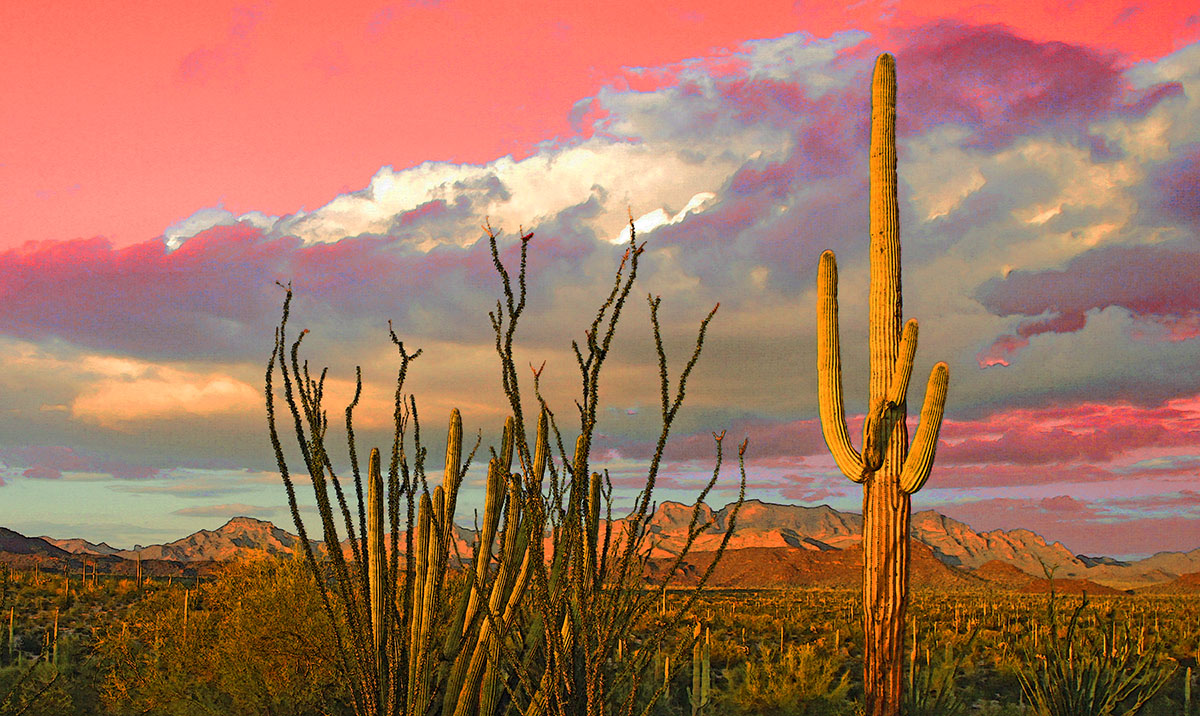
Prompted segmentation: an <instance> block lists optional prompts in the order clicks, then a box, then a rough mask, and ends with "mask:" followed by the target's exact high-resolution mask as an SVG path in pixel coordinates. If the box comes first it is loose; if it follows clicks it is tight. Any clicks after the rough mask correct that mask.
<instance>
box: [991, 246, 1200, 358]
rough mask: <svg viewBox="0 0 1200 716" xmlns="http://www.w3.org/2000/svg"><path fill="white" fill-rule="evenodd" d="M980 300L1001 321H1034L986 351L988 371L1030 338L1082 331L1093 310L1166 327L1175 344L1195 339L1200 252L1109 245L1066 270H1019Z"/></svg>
mask: <svg viewBox="0 0 1200 716" xmlns="http://www.w3.org/2000/svg"><path fill="white" fill-rule="evenodd" d="M977 297H978V299H979V301H980V303H982V304H983V306H984V307H985V308H987V309H988V311H990V312H991V313H993V314H995V315H997V316H1026V317H1027V318H1026V319H1025V320H1024V321H1022V322H1021V323H1020V324H1019V325H1018V327H1017V336H1011V335H1006V336H1000V337H999V338H997V339H996V341H995V342H994V343H993V344H992V345H991V346H989V347H988V348H986V349H984V350H983V351H982V352H980V354H979V356H978V357H977V358H978V360H979V363H980V365H981V366H984V365H993V364H1002V365H1007V362H1009V361H1011V359H1012V357H1013V356H1014V355H1015V354H1016V353H1017V351H1018V350H1019V349H1020V348H1023V347H1025V346H1026V345H1028V339H1029V338H1030V337H1032V336H1036V335H1039V334H1042V333H1073V332H1076V331H1079V330H1081V329H1082V328H1083V327H1084V326H1085V325H1086V324H1087V314H1088V312H1089V311H1096V310H1103V309H1105V308H1110V307H1119V308H1123V309H1125V310H1127V311H1129V312H1130V313H1131V314H1132V315H1133V317H1134V318H1135V319H1138V320H1142V321H1149V322H1153V323H1154V324H1157V325H1159V326H1161V327H1164V328H1165V329H1166V331H1167V332H1168V334H1169V335H1172V336H1174V338H1175V340H1181V339H1186V338H1190V337H1191V336H1193V335H1195V331H1194V324H1195V321H1196V318H1195V316H1196V314H1197V313H1198V312H1200V251H1197V250H1196V249H1195V248H1193V247H1191V246H1189V245H1184V244H1180V243H1175V244H1159V245H1139V246H1102V247H1099V248H1096V249H1092V250H1091V251H1088V252H1087V253H1084V254H1081V255H1079V256H1077V257H1075V258H1074V259H1072V260H1071V261H1070V262H1069V263H1068V264H1067V265H1066V267H1065V268H1063V269H1058V270H1050V271H1036V272H1035V271H1014V272H1012V273H1010V274H1009V275H1008V276H1005V277H1004V278H997V279H992V280H990V281H988V282H987V283H985V284H983V286H981V287H980V289H979V292H978V294H977ZM1176 324H1179V329H1178V330H1175V328H1174V327H1175V326H1176ZM1143 335H1147V334H1143Z"/></svg>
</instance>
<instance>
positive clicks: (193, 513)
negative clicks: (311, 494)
mask: <svg viewBox="0 0 1200 716" xmlns="http://www.w3.org/2000/svg"><path fill="white" fill-rule="evenodd" d="M282 512H283V508H282V507H264V506H261V505H246V504H242V503H240V502H233V503H229V504H225V505H202V506H199V507H183V508H180V509H178V510H175V511H174V512H172V513H171V514H173V515H180V516H183V517H260V518H261V517H262V516H263V515H278V514H280V513H282Z"/></svg>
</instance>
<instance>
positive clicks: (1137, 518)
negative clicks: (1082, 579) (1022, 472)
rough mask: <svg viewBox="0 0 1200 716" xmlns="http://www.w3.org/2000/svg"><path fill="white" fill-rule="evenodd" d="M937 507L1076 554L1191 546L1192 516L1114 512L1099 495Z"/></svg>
mask: <svg viewBox="0 0 1200 716" xmlns="http://www.w3.org/2000/svg"><path fill="white" fill-rule="evenodd" d="M937 509H938V510H939V511H940V512H943V513H944V514H946V515H948V516H950V517H953V518H954V519H957V520H961V521H963V522H966V523H967V524H969V525H971V528H972V529H974V530H975V531H977V532H985V531H990V530H994V529H1004V530H1012V529H1016V528H1024V529H1028V530H1031V531H1033V532H1036V533H1037V534H1039V535H1041V536H1042V537H1043V538H1045V539H1046V541H1047V542H1051V543H1053V542H1061V543H1062V544H1063V545H1064V546H1066V547H1067V548H1068V549H1069V550H1071V551H1072V552H1075V553H1077V554H1092V555H1096V554H1106V555H1111V556H1126V555H1150V554H1153V553H1155V552H1160V551H1179V552H1184V551H1188V550H1192V549H1195V548H1196V517H1195V516H1189V515H1163V516H1145V515H1140V514H1136V513H1130V514H1118V513H1114V512H1112V511H1110V510H1109V509H1108V508H1107V507H1106V506H1105V505H1104V504H1102V503H1101V502H1099V501H1082V500H1078V499H1076V498H1074V497H1071V496H1069V495H1059V496H1056V497H1052V498H1033V499H1029V498H996V499H984V500H973V501H969V502H961V503H949V504H942V505H938V506H937ZM1114 550H1120V552H1118V553H1115V554H1114Z"/></svg>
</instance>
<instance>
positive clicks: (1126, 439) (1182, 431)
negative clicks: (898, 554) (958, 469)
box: [937, 399, 1200, 466]
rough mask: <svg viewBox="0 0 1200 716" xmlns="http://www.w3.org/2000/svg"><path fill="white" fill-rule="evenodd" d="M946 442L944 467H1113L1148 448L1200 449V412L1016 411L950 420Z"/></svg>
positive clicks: (1125, 408)
mask: <svg viewBox="0 0 1200 716" xmlns="http://www.w3.org/2000/svg"><path fill="white" fill-rule="evenodd" d="M941 438H942V442H941V443H940V444H939V447H938V453H937V458H938V463H939V464H941V465H956V466H957V465H973V464H974V465H985V464H988V465H995V464H997V463H1003V464H1009V465H1050V464H1059V465H1065V464H1071V463H1108V462H1112V461H1114V460H1116V459H1118V458H1120V457H1122V456H1125V455H1129V454H1132V453H1133V452H1134V451H1137V450H1142V449H1146V448H1162V447H1192V446H1195V447H1197V448H1198V449H1200V411H1197V409H1196V403H1195V400H1194V399H1192V400H1173V401H1168V402H1166V403H1164V404H1162V405H1159V406H1157V407H1149V408H1147V407H1140V406H1134V405H1128V404H1120V403H1114V404H1110V405H1104V404H1098V403H1083V404H1078V405H1072V406H1061V407H1058V406H1056V407H1048V408H1032V409H1030V408H1015V409H1009V410H1004V411H1001V412H998V413H994V414H992V415H990V416H988V417H987V418H984V419H982V420H975V421H954V420H948V421H946V422H945V423H944V424H943V426H942V432H941Z"/></svg>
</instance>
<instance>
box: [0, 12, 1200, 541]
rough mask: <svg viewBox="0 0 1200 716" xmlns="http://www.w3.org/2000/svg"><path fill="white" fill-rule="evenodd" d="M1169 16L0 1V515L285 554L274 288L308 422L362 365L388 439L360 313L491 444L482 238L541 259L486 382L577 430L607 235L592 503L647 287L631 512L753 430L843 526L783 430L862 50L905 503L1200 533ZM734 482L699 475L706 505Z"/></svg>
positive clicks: (1197, 174) (852, 224)
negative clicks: (583, 344) (942, 411)
mask: <svg viewBox="0 0 1200 716" xmlns="http://www.w3.org/2000/svg"><path fill="white" fill-rule="evenodd" d="M1186 6H1187V3H1179V2H1174V1H1170V0H1168V1H1159V2H1153V1H1150V0H1142V1H1141V2H1129V1H1128V0H1097V1H1095V2H1086V3H1085V2H1080V1H1078V0H1022V1H1021V2H1009V1H1007V0H1000V1H997V2H991V3H985V4H975V3H969V2H961V1H958V0H936V1H932V2H911V1H903V0H901V1H897V0H862V2H857V3H853V4H849V5H848V7H843V3H832V2H828V3H825V2H815V1H811V0H797V1H796V2H790V1H780V2H776V1H773V0H764V1H762V2H756V3H751V4H746V3H733V4H731V3H727V2H689V3H684V2H661V3H644V2H640V3H634V2H624V1H617V2H608V3H534V2H503V1H499V2H497V1H486V0H441V1H438V0H407V1H406V2H392V3H385V2H351V3H345V2H338V3H333V2H307V3H260V4H242V3H238V2H195V3H188V4H186V6H185V5H180V4H178V3H155V2H127V3H121V4H120V5H119V6H111V5H101V4H96V3H86V2H62V3H4V4H0V96H3V97H4V98H5V100H4V103H3V109H2V110H0V136H3V137H4V141H3V142H0V217H3V218H2V219H0V396H2V398H0V399H2V401H3V410H2V411H0V525H3V526H6V527H9V528H11V529H15V530H17V531H19V532H22V533H24V534H30V535H42V534H48V535H51V536H55V537H84V538H86V539H89V540H92V541H96V542H98V541H101V540H104V541H108V542H109V543H111V544H113V545H115V546H118V547H128V546H131V545H133V544H135V543H137V544H150V543H154V542H162V541H165V540H172V539H176V538H179V537H182V536H184V535H186V534H189V533H191V532H193V531H195V530H198V529H202V528H207V529H214V528H216V527H218V526H220V525H221V524H223V523H224V522H225V521H226V520H227V519H229V518H230V517H233V516H237V515H249V516H253V517H258V518H261V519H268V520H272V521H274V522H276V523H277V524H279V525H281V526H284V527H286V528H289V529H293V528H292V525H291V517H290V515H289V513H288V509H287V507H286V499H285V494H284V490H283V487H282V485H281V483H280V481H279V476H278V470H277V467H276V466H275V462H274V458H273V456H272V452H271V449H270V445H269V443H268V440H267V430H266V424H265V408H264V401H263V374H264V371H265V367H266V363H267V359H268V358H269V356H270V353H271V347H272V336H273V327H274V326H275V325H276V324H277V322H278V320H279V315H280V310H281V307H282V301H283V296H284V294H283V291H282V289H280V288H279V287H278V286H277V285H276V281H282V282H288V281H290V282H291V283H292V285H293V287H294V289H295V295H296V297H295V301H294V304H293V310H292V323H291V327H292V328H293V334H294V333H295V330H297V329H300V328H307V329H309V330H310V331H311V333H310V335H309V336H308V337H306V339H305V355H306V356H307V357H308V359H309V360H310V361H311V362H312V364H313V365H315V366H326V365H327V366H329V376H330V378H329V384H328V385H329V387H328V396H327V403H328V405H329V407H330V411H331V420H332V422H334V423H335V424H336V423H337V422H338V420H337V419H335V418H336V416H338V415H340V414H341V411H342V409H343V407H344V405H345V403H346V402H347V401H348V400H349V399H350V397H351V394H352V389H353V376H354V369H355V366H361V367H362V370H363V379H364V395H363V400H362V402H361V403H360V407H359V409H358V413H357V416H358V417H357V421H358V422H357V425H356V428H357V431H358V433H359V437H360V445H363V446H369V445H380V446H386V445H388V444H390V443H389V442H388V441H389V440H390V421H391V409H392V405H391V404H392V397H391V391H392V390H393V385H394V383H393V382H394V376H395V370H396V368H397V367H398V359H397V356H396V352H395V348H394V346H392V344H391V341H390V339H389V337H388V333H387V325H388V324H387V322H388V321H389V320H391V321H392V322H393V325H394V326H395V328H396V331H397V333H398V334H399V335H400V336H401V337H402V338H403V340H404V341H405V345H406V346H409V347H411V348H416V347H419V348H421V349H422V350H423V354H422V356H421V358H420V359H418V360H417V361H416V362H415V363H413V367H412V373H411V375H410V381H409V384H408V387H409V389H410V390H411V391H412V392H413V394H415V395H416V396H417V400H418V405H419V406H420V410H421V415H422V416H423V421H422V422H423V425H424V426H425V427H424V429H425V435H426V440H427V441H428V443H429V445H430V455H432V456H438V455H440V454H441V453H440V452H439V450H440V449H441V448H440V447H439V441H442V442H444V437H443V436H441V435H440V432H441V426H442V425H444V423H445V420H446V416H447V415H448V413H449V411H450V409H451V408H453V407H458V408H459V409H461V411H462V413H463V418H464V423H465V429H466V432H467V435H468V436H469V437H471V438H472V439H473V437H474V436H476V435H479V436H481V438H482V440H483V443H484V445H485V448H483V449H484V450H486V445H490V444H495V442H496V440H497V435H498V432H499V428H500V425H501V423H502V421H503V418H504V414H505V403H504V397H503V394H502V392H501V390H500V387H499V383H500V381H499V370H498V363H497V359H496V355H495V350H494V338H493V335H492V333H491V327H490V324H489V322H488V317H487V313H488V311H489V310H490V309H491V308H493V307H494V306H495V300H496V298H497V296H498V295H499V290H500V288H499V280H498V279H497V277H496V274H495V271H494V269H493V268H492V262H491V257H490V254H489V251H488V246H487V242H486V240H485V234H484V231H483V229H482V228H481V225H482V224H483V223H484V222H485V221H488V222H490V223H491V225H492V226H493V227H496V228H497V229H498V230H499V231H500V239H499V241H500V245H501V249H502V253H503V255H504V256H505V257H506V259H507V260H509V261H510V262H511V261H513V260H514V259H515V255H516V254H515V252H516V251H517V248H516V247H517V246H518V244H519V240H518V236H519V232H520V231H522V230H524V231H526V232H528V231H532V232H533V233H534V238H533V239H532V240H531V243H530V254H531V258H530V283H529V306H528V308H527V311H526V314H525V316H524V322H523V324H522V325H521V327H520V329H519V332H518V345H519V349H518V363H519V365H524V364H526V363H529V364H536V365H540V364H541V363H542V362H545V369H544V373H543V378H542V381H543V387H544V388H545V391H546V393H547V396H548V398H549V400H550V402H551V406H552V408H554V409H555V410H556V413H557V414H558V415H559V416H560V419H561V420H563V421H564V422H563V424H564V426H567V425H568V424H569V423H570V417H571V415H572V414H573V411H574V402H573V401H574V397H575V395H576V394H577V392H578V378H577V371H576V368H575V365H574V358H573V356H572V354H571V348H570V341H571V340H578V339H582V338H583V331H584V330H585V329H586V328H587V326H588V324H589V323H590V322H591V316H592V315H593V313H594V311H595V310H596V308H597V307H598V306H599V303H600V302H601V301H602V300H603V297H604V296H605V295H606V293H607V290H608V287H609V285H610V283H611V280H612V274H613V271H614V270H615V269H616V267H617V264H618V262H619V261H620V257H621V254H622V252H623V250H624V249H623V247H624V242H626V241H627V240H628V229H627V226H628V222H629V218H630V217H633V218H634V219H635V220H636V221H635V226H636V228H637V232H638V240H639V242H640V241H645V242H646V244H645V246H646V249H645V253H644V254H643V255H642V258H641V261H642V265H641V267H640V269H639V276H638V279H637V283H636V285H635V287H634V290H633V296H632V298H631V301H630V302H629V304H628V305H627V306H626V308H625V317H624V319H623V320H622V322H621V325H620V328H619V330H618V335H617V343H616V347H615V348H614V350H613V353H612V354H611V356H610V359H609V363H608V366H607V371H608V372H607V373H606V374H605V377H604V378H603V379H602V385H601V400H602V404H603V406H604V408H603V410H602V412H601V421H600V425H599V433H600V438H599V440H598V445H597V450H596V453H595V456H594V463H595V465H596V466H599V467H605V468H607V469H608V470H609V471H610V474H611V475H612V477H613V480H614V483H615V484H616V485H617V486H618V497H619V501H618V505H620V504H628V502H629V499H630V497H631V495H632V493H633V490H634V486H636V485H639V484H640V483H641V481H642V480H643V479H644V475H645V466H646V461H647V458H648V456H649V452H650V447H651V446H652V444H653V437H654V436H655V435H656V434H657V426H658V419H659V415H658V410H659V408H658V385H657V379H658V369H657V365H656V359H655V354H654V344H653V340H652V337H651V333H650V323H649V319H648V309H647V307H646V305H645V303H644V301H643V297H644V296H646V295H655V296H661V297H662V308H661V317H662V325H663V332H664V345H665V348H666V351H667V353H668V354H669V356H670V358H671V359H672V369H671V370H672V376H677V375H678V373H679V370H680V369H681V367H682V365H683V363H684V361H686V358H687V355H688V352H689V350H690V347H691V346H692V345H693V344H694V342H695V332H696V330H697V327H698V325H699V322H700V320H701V319H702V318H703V317H704V316H705V315H706V314H707V312H708V311H709V310H710V309H711V308H712V307H713V306H714V305H715V304H717V303H720V309H719V310H718V312H717V314H716V316H715V318H714V319H713V322H712V324H711V326H710V329H709V331H708V334H707V338H706V342H705V348H704V353H703V356H702V358H701V360H700V363H699V365H698V367H697V368H696V370H695V372H694V373H693V375H692V376H691V378H690V382H689V384H688V390H687V400H686V402H685V407H684V409H683V410H682V411H681V413H680V415H679V418H678V421H677V423H676V425H675V430H674V432H673V440H672V442H671V444H670V445H669V447H668V450H667V461H666V465H665V467H664V472H663V475H662V476H661V479H660V481H659V489H658V490H657V491H656V493H655V494H656V497H657V498H658V499H674V500H680V501H691V500H692V499H694V498H695V496H696V494H697V493H698V491H699V489H700V488H701V486H702V485H703V482H704V480H705V478H706V477H707V476H708V475H709V474H710V473H711V471H712V465H713V441H712V437H711V435H712V433H713V432H714V431H716V432H719V431H722V430H725V431H727V434H728V435H729V436H730V437H731V438H733V439H736V440H737V441H739V442H740V441H741V440H742V439H743V438H745V437H748V438H749V440H750V449H749V451H748V453H747V458H748V460H747V478H748V485H747V494H748V496H749V497H751V498H757V499H762V500H766V501H772V502H784V503H791V504H801V505H810V506H811V505H818V504H829V505H832V506H833V507H835V508H837V509H840V510H849V511H858V509H859V507H860V501H861V488H860V487H859V486H857V485H854V484H852V483H850V482H849V481H848V480H846V479H845V478H844V477H842V476H841V475H840V473H838V471H837V469H836V467H835V466H834V465H833V460H832V458H831V457H830V456H829V455H828V452H827V450H826V448H825V446H824V443H823V440H822V437H821V432H820V427H819V424H818V422H817V419H816V414H817V406H816V370H815V365H816V355H815V353H816V336H815V317H816V316H815V313H816V295H815V292H816V267H817V259H818V257H819V255H820V253H821V251H823V250H824V249H826V248H830V249H833V250H834V251H836V252H837V256H838V265H839V268H840V281H839V285H840V296H839V298H840V303H841V340H842V358H843V363H844V371H845V386H846V395H847V397H846V401H847V412H848V414H849V415H850V420H851V423H852V426H851V434H852V435H857V434H859V433H858V432H856V431H858V430H861V428H857V427H855V426H856V425H861V414H862V412H863V410H864V409H865V404H866V330H867V326H866V300H865V299H866V289H867V256H866V253H867V252H866V250H865V249H866V244H867V242H866V222H867V167H866V164H867V126H868V113H869V96H868V88H869V81H870V73H871V68H872V65H873V61H874V58H875V57H876V56H877V55H878V54H879V53H881V52H891V53H893V54H894V55H895V56H896V63H897V73H898V85H899V100H898V110H897V111H898V156H899V200H900V213H901V236H902V245H903V278H904V288H905V294H904V299H905V301H904V309H905V317H906V318H908V317H915V318H917V319H918V320H919V321H920V326H921V331H920V343H919V346H918V350H917V357H916V367H915V370H914V373H915V376H914V380H913V389H912V391H911V392H910V400H909V406H910V410H909V412H910V413H911V414H912V415H911V416H910V421H915V419H916V415H915V414H916V413H917V412H919V407H918V406H919V405H920V400H921V399H922V397H923V390H924V376H926V375H928V371H929V369H930V367H931V366H932V365H933V363H935V362H936V361H939V360H944V361H946V362H947V363H948V364H949V366H950V376H951V378H950V390H949V398H948V401H947V407H946V419H945V424H944V426H943V429H942V436H941V442H940V445H939V448H938V452H937V460H936V463H935V467H934V470H933V473H932V476H931V478H930V480H929V482H928V483H927V484H926V486H925V488H924V489H923V490H922V491H921V492H919V493H918V494H916V495H915V496H914V498H913V505H914V510H922V509H935V510H938V511H939V512H942V513H944V514H947V515H949V516H951V517H954V518H956V519H959V520H962V521H965V522H966V523H968V524H969V525H971V526H972V527H973V528H975V529H976V530H981V531H982V530H992V529H1012V528H1017V527H1023V528H1028V529H1032V530H1035V531H1037V532H1038V533H1039V534H1041V535H1043V536H1044V537H1046V538H1047V539H1048V540H1051V541H1055V540H1057V541H1062V542H1063V543H1064V544H1066V545H1067V546H1068V548H1069V549H1071V550H1073V551H1075V552H1078V553H1085V554H1107V555H1117V556H1130V555H1146V554H1151V553H1154V552H1157V551H1160V550H1190V549H1195V548H1197V547H1200V485H1198V481H1197V475H1198V473H1200V13H1198V12H1196V11H1195V10H1194V9H1188V7H1186ZM510 265H511V264H510ZM522 378H524V376H522ZM522 387H523V388H525V389H528V388H529V387H530V386H529V384H528V381H526V382H525V383H524V384H523V386H522ZM914 425H915V423H914ZM336 430H337V428H333V429H331V437H335V438H336V437H337V436H336V435H333V433H335V432H336ZM431 436H432V437H431ZM335 442H336V440H335ZM856 442H857V441H856ZM335 460H336V461H337V463H338V465H339V468H340V469H341V471H342V472H345V465H346V456H345V454H344V451H343V452H342V453H340V454H335ZM439 462H440V459H439V458H438V457H431V459H430V467H429V469H430V471H431V472H433V473H435V474H436V472H437V471H439V470H440V465H439V464H438V463H439ZM478 473H479V471H478V470H476V471H474V472H473V473H472V476H471V477H470V482H471V485H469V487H468V489H467V497H466V498H465V501H466V505H465V507H464V508H463V509H461V510H460V512H459V515H460V518H466V519H468V521H469V514H470V508H471V506H472V505H473V504H478V503H479V488H478V482H479V479H480V475H479V474H478ZM735 485H736V472H735V471H734V470H732V469H729V465H727V466H726V469H725V470H723V472H722V479H721V482H720V485H719V488H718V490H717V491H715V492H714V493H713V495H712V496H711V497H710V500H709V501H710V503H714V504H716V505H722V504H724V503H725V502H727V501H729V500H730V499H732V498H733V497H734V495H735V492H734V491H733V489H734V487H735ZM306 514H307V515H308V516H309V518H310V519H311V518H312V512H311V509H307V508H306Z"/></svg>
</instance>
